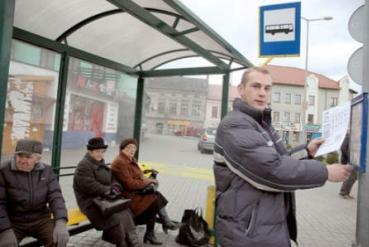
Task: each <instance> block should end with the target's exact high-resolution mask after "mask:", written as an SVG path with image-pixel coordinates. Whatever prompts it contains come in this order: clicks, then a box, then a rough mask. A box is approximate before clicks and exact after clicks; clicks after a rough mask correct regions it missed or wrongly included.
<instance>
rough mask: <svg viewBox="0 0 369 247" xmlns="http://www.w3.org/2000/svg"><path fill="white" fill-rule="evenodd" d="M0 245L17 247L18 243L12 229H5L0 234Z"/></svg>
mask: <svg viewBox="0 0 369 247" xmlns="http://www.w3.org/2000/svg"><path fill="white" fill-rule="evenodd" d="M0 245H1V246H6V247H17V246H18V241H17V237H16V236H15V233H14V231H13V229H6V230H5V231H3V232H1V233H0Z"/></svg>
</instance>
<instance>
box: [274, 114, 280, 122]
mask: <svg viewBox="0 0 369 247" xmlns="http://www.w3.org/2000/svg"><path fill="white" fill-rule="evenodd" d="M273 122H279V112H277V111H276V112H273Z"/></svg>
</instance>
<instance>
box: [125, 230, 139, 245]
mask: <svg viewBox="0 0 369 247" xmlns="http://www.w3.org/2000/svg"><path fill="white" fill-rule="evenodd" d="M127 242H128V246H129V247H142V245H141V243H140V241H139V240H138V235H137V232H136V230H133V231H131V232H129V233H128V234H127Z"/></svg>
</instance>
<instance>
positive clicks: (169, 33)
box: [14, 0, 252, 76]
mask: <svg viewBox="0 0 369 247" xmlns="http://www.w3.org/2000/svg"><path fill="white" fill-rule="evenodd" d="M30 1H31V0H30ZM106 1H107V2H108V3H110V4H112V6H115V7H117V9H109V8H112V7H109V6H108V7H106V6H105V9H107V10H103V11H102V12H99V11H97V13H96V12H95V14H93V15H91V16H88V17H84V18H82V19H81V20H80V21H79V22H77V23H75V24H74V25H72V26H70V27H69V28H67V29H66V30H65V31H63V32H62V33H61V34H60V35H58V36H57V38H55V40H54V39H50V37H45V36H43V35H40V34H37V33H33V32H32V31H31V30H32V29H29V30H27V28H22V25H20V26H21V27H14V38H17V39H20V40H23V41H26V42H30V43H33V44H35V45H42V46H43V47H46V48H49V49H52V50H56V51H58V52H66V51H68V53H69V54H70V55H71V56H76V57H79V58H81V57H85V58H86V57H88V58H92V59H93V58H95V59H96V61H97V62H98V63H100V64H103V65H104V64H105V65H107V64H110V65H113V66H112V67H113V68H115V69H119V70H122V69H123V71H124V72H127V73H131V74H139V75H141V76H147V75H148V74H150V73H146V72H147V71H151V70H155V69H157V68H158V67H160V66H162V65H163V64H168V63H170V62H172V61H176V60H180V59H183V58H188V57H201V58H203V59H205V60H208V61H209V62H210V63H212V64H214V65H215V68H216V69H214V71H216V72H219V71H222V72H223V73H226V72H229V71H232V69H231V65H232V63H236V64H239V65H240V66H241V67H242V68H247V67H250V66H252V64H251V63H250V62H249V61H248V60H247V59H246V58H245V57H243V56H242V55H241V54H240V53H239V52H238V51H237V50H236V49H234V48H233V47H232V46H231V45H230V44H229V43H227V42H226V41H225V40H224V39H222V38H221V37H220V36H219V35H218V34H217V33H215V32H214V31H213V30H212V29H211V28H210V27H208V26H207V25H206V24H205V23H203V22H202V21H201V20H200V19H199V18H198V17H197V16H195V15H194V14H193V13H192V12H191V11H190V10H189V9H187V8H186V7H185V6H184V5H183V4H182V3H180V2H179V1H177V0H157V1H151V2H149V1H146V0H106ZM145 1H146V2H145ZM81 2H82V1H79V3H81ZM155 4H157V7H158V8H156V7H155V6H153V5H155ZM144 5H146V6H144ZM148 5H151V6H148ZM164 5H165V6H166V8H165V9H164V8H163V9H160V8H159V7H163V6H164ZM16 11H17V9H16ZM124 13H127V14H129V15H130V16H132V17H134V18H136V19H137V20H139V21H140V22H143V23H145V24H146V25H147V26H149V27H151V28H153V29H155V30H156V31H158V32H159V33H160V34H162V35H164V36H166V37H167V38H169V39H170V40H172V41H175V42H176V43H179V44H180V46H179V48H178V49H173V48H172V49H170V48H169V47H168V48H169V49H170V50H167V51H165V50H164V51H163V50H158V51H157V54H154V55H152V54H150V55H149V54H148V56H147V57H142V58H141V60H138V61H139V62H138V63H137V62H136V63H134V64H130V65H128V64H123V63H122V62H119V61H117V60H114V59H113V60H112V59H111V58H106V57H104V56H102V55H101V54H99V55H94V54H91V52H89V51H88V50H85V49H83V47H79V48H75V47H74V46H73V44H71V45H69V44H68V37H70V36H71V35H73V34H74V33H77V32H78V31H79V30H81V29H83V28H84V27H86V26H88V25H89V24H91V23H94V22H97V21H99V20H101V19H103V18H106V17H109V16H112V15H116V14H124ZM155 14H160V15H165V16H170V17H172V18H174V21H173V22H172V23H171V24H170V23H166V22H165V21H164V20H163V19H161V18H160V16H157V15H155ZM16 17H17V16H16ZM66 18H68V16H67V17H66ZM24 22H25V21H24ZM180 22H186V23H187V22H188V23H189V24H191V25H193V27H189V28H187V29H184V30H179V29H177V26H178V24H179V23H180ZM114 24H115V23H114ZM25 26H26V25H25ZM97 31H98V30H97ZM196 32H201V35H205V36H207V39H210V40H211V41H212V42H214V43H212V45H213V46H214V44H215V45H217V46H219V47H220V48H221V50H223V51H224V52H221V51H219V49H218V50H214V49H211V48H207V47H208V45H207V44H206V43H201V44H200V43H199V42H197V41H194V40H193V39H191V37H190V36H188V35H187V34H193V33H196ZM113 35H114V34H113ZM53 42H57V44H55V43H53ZM63 43H64V44H63ZM45 44H47V45H45ZM209 46H210V47H211V45H209ZM180 47H183V48H180ZM184 51H186V52H187V51H188V52H189V54H187V55H185V54H183V52H184ZM181 53H182V54H181ZM169 54H170V56H169ZM224 60H228V61H229V63H228V64H227V63H225V62H224ZM149 61H150V63H151V67H147V68H144V66H145V65H146V63H147V62H149ZM119 64H120V65H119ZM194 69H196V68H194ZM199 69H201V68H199ZM175 70H176V71H177V72H178V74H182V73H181V72H180V70H181V68H178V69H175ZM186 71H187V72H188V71H189V70H188V68H187V69H186ZM193 71H199V70H193ZM200 73H202V72H200Z"/></svg>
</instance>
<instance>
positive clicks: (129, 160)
mask: <svg viewBox="0 0 369 247" xmlns="http://www.w3.org/2000/svg"><path fill="white" fill-rule="evenodd" d="M119 157H120V158H121V159H124V160H127V161H128V162H132V163H137V160H136V158H135V157H133V158H132V159H130V158H129V157H128V156H127V155H125V154H124V153H123V152H121V151H120V152H119Z"/></svg>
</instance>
